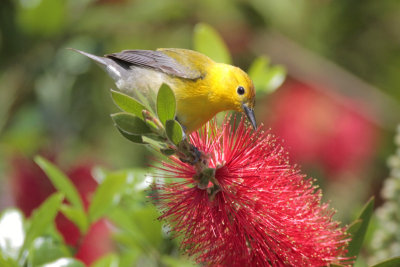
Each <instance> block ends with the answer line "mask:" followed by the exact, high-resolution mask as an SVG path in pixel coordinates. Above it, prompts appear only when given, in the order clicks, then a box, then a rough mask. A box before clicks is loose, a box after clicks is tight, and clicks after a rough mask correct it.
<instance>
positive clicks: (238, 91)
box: [237, 86, 244, 95]
mask: <svg viewBox="0 0 400 267" xmlns="http://www.w3.org/2000/svg"><path fill="white" fill-rule="evenodd" d="M237 93H238V94H239V95H244V88H243V86H239V87H238V88H237Z"/></svg>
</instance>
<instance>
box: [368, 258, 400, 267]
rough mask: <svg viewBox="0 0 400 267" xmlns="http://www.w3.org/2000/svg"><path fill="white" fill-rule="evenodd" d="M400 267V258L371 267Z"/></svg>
mask: <svg viewBox="0 0 400 267" xmlns="http://www.w3.org/2000/svg"><path fill="white" fill-rule="evenodd" d="M398 266H400V257H396V258H391V259H388V260H385V261H382V262H380V263H377V264H375V265H373V266H371V267H398Z"/></svg>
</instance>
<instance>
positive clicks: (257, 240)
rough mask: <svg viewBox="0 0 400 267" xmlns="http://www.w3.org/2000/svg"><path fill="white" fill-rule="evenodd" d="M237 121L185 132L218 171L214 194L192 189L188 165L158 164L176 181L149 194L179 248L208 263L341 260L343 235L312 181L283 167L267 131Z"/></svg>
mask: <svg viewBox="0 0 400 267" xmlns="http://www.w3.org/2000/svg"><path fill="white" fill-rule="evenodd" d="M235 124H236V120H234V123H233V125H230V120H225V122H224V124H223V127H222V129H219V128H217V127H216V124H215V123H209V124H208V126H206V127H205V128H203V129H202V130H200V131H199V132H197V133H193V134H192V135H191V136H190V139H191V141H192V144H193V145H195V146H196V147H197V148H199V149H200V150H202V151H204V152H206V153H208V154H209V155H210V157H211V158H210V167H213V168H217V170H216V173H215V178H216V180H217V181H218V183H219V186H220V191H219V192H217V193H216V194H215V195H213V196H212V197H210V194H209V193H208V192H207V190H202V189H199V188H198V187H197V186H196V185H197V182H196V181H195V180H193V179H192V177H193V175H194V174H195V170H194V168H193V166H191V165H189V164H186V163H182V162H181V161H180V160H179V159H177V158H175V157H172V158H171V161H170V162H164V163H163V167H161V168H160V169H161V170H163V171H165V172H166V175H164V177H174V178H181V179H182V180H181V181H179V180H178V181H175V182H170V183H168V181H167V182H165V183H164V184H159V185H156V186H155V187H156V188H155V189H156V190H157V191H156V192H157V194H156V195H155V197H154V199H155V201H156V203H157V205H158V206H159V207H160V209H161V211H162V215H161V217H160V219H165V220H167V221H168V222H169V223H170V224H171V227H172V231H173V233H174V235H175V236H177V237H180V238H181V240H182V244H181V248H182V249H183V251H184V252H185V253H188V254H189V255H191V256H194V258H195V259H196V261H197V262H198V263H205V264H208V265H222V266H270V265H272V266H288V265H290V266H326V265H328V264H330V263H343V262H344V261H345V260H346V259H345V258H344V257H343V255H344V254H345V253H346V249H345V246H346V244H347V242H348V239H347V235H346V234H345V230H344V229H343V228H340V227H339V223H338V222H336V221H333V220H332V216H333V214H334V212H333V211H332V210H331V209H329V207H328V205H327V204H321V192H320V191H319V190H317V189H316V186H314V185H313V183H312V180H311V179H307V178H306V177H305V176H304V175H303V174H301V173H300V172H299V170H298V169H297V168H296V167H295V166H293V165H290V164H289V161H288V156H287V153H286V152H285V150H284V149H283V147H282V146H281V145H280V144H279V142H278V141H277V139H276V138H275V137H274V136H273V135H272V134H270V133H268V132H264V131H263V130H262V129H261V128H259V129H258V130H257V131H255V132H253V131H252V130H251V129H249V128H246V127H245V123H244V120H242V121H241V122H240V123H238V125H237V126H238V127H237V129H236V130H234V128H235V126H236V125H235Z"/></svg>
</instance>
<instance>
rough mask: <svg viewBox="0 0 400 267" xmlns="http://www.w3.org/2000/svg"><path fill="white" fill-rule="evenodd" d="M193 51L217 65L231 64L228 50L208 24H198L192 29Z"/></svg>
mask: <svg viewBox="0 0 400 267" xmlns="http://www.w3.org/2000/svg"><path fill="white" fill-rule="evenodd" d="M193 46H194V49H195V50H197V51H199V52H200V53H203V54H205V55H207V56H208V57H210V58H211V59H213V60H214V61H216V62H219V63H227V64H231V63H232V59H231V55H230V53H229V50H228V48H227V46H226V44H225V42H224V41H223V40H222V38H221V36H220V35H219V34H218V32H217V31H216V30H215V29H214V28H213V27H211V26H210V25H208V24H205V23H199V24H197V25H196V27H195V28H194V36H193Z"/></svg>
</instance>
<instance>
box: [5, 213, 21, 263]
mask: <svg viewBox="0 0 400 267" xmlns="http://www.w3.org/2000/svg"><path fill="white" fill-rule="evenodd" d="M24 238H25V230H24V216H23V215H22V213H21V212H20V211H19V210H17V209H6V210H4V211H3V212H2V213H1V216H0V253H1V254H2V255H3V257H4V261H7V258H12V259H17V257H18V254H19V252H20V250H21V247H22V245H23V242H24ZM0 262H1V261H0ZM0 266H3V264H0Z"/></svg>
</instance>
